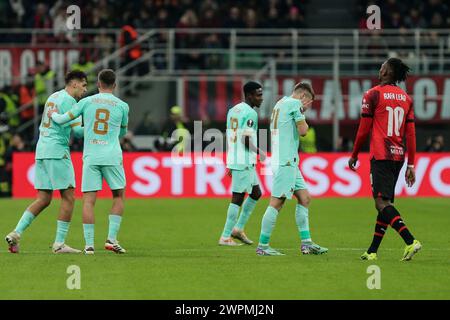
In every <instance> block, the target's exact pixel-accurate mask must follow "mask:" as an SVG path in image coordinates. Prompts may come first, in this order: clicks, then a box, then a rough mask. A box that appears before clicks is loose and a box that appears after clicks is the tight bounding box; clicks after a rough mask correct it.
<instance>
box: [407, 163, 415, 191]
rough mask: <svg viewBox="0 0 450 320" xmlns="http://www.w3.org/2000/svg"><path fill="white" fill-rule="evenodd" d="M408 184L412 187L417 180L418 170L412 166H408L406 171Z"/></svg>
mask: <svg viewBox="0 0 450 320" xmlns="http://www.w3.org/2000/svg"><path fill="white" fill-rule="evenodd" d="M405 180H406V185H407V186H408V187H410V188H411V187H412V186H413V185H414V183H415V182H416V171H415V170H414V168H412V167H408V168H407V169H406V172H405Z"/></svg>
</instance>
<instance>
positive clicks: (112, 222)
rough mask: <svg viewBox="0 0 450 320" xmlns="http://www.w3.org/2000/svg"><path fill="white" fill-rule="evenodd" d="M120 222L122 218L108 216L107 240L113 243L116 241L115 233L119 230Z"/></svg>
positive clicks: (115, 215) (112, 215)
mask: <svg viewBox="0 0 450 320" xmlns="http://www.w3.org/2000/svg"><path fill="white" fill-rule="evenodd" d="M121 222H122V216H119V215H117V214H110V215H109V231H108V240H110V241H112V242H115V241H116V240H117V233H118V232H119V229H120V223H121Z"/></svg>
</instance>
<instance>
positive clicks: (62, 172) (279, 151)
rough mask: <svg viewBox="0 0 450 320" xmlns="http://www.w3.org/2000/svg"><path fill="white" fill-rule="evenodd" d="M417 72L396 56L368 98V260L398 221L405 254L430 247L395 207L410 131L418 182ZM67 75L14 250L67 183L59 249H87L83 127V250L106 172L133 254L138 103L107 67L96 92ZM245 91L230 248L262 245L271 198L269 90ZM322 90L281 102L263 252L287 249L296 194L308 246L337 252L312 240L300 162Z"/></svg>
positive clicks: (111, 233)
mask: <svg viewBox="0 0 450 320" xmlns="http://www.w3.org/2000/svg"><path fill="white" fill-rule="evenodd" d="M408 71H409V68H408V67H407V66H406V65H405V64H404V63H403V62H402V61H401V60H400V59H397V58H390V59H388V60H387V61H386V62H384V63H383V65H382V66H381V69H380V72H379V80H380V84H379V85H378V86H375V87H373V88H372V89H370V90H369V91H367V92H366V93H365V95H364V97H363V101H362V108H361V120H360V125H359V129H358V134H357V138H356V141H355V146H354V150H353V153H352V155H351V158H350V159H349V162H348V164H349V168H350V169H351V170H355V169H356V163H357V161H358V154H359V152H360V150H361V147H362V144H363V143H364V141H365V140H366V139H367V137H368V135H369V134H370V133H371V144H370V159H371V166H370V167H371V171H370V175H371V184H372V192H373V197H374V200H375V206H376V209H377V211H378V216H377V220H376V224H375V233H374V237H373V241H372V243H371V245H370V247H369V249H368V250H367V251H366V252H364V253H363V255H362V256H361V259H363V260H376V259H377V251H378V248H379V246H380V244H381V241H382V239H383V236H384V234H385V232H386V229H387V227H388V226H389V225H390V226H391V227H392V228H393V229H395V230H396V231H397V232H398V233H399V235H400V236H401V237H402V238H403V240H404V241H405V243H406V248H405V250H404V253H403V256H402V260H405V261H408V260H411V259H412V257H413V256H414V255H415V254H416V253H417V252H418V251H419V250H420V249H421V247H422V246H421V244H420V242H419V241H418V240H416V239H415V238H414V237H413V235H412V234H411V233H410V231H409V229H408V228H407V227H406V225H405V223H404V221H403V219H402V218H401V216H400V213H399V212H398V211H397V209H396V208H395V207H394V205H393V202H394V193H395V192H394V191H395V185H396V182H397V179H398V176H399V174H400V170H401V168H402V166H403V163H404V160H405V147H404V145H403V139H404V138H405V137H406V146H407V148H406V149H407V153H408V165H407V169H406V175H405V179H406V181H407V184H408V186H412V185H413V184H414V182H415V171H414V156H415V150H416V144H415V139H416V137H415V126H414V110H413V108H412V100H411V98H410V97H409V96H408V95H407V94H406V93H405V92H404V91H403V90H402V89H401V88H400V87H398V86H397V84H398V83H399V82H401V81H405V80H406V77H407V73H408ZM65 81H66V86H65V88H64V89H63V90H60V91H58V92H55V93H54V94H52V95H51V96H50V97H49V98H48V100H47V103H46V105H45V109H44V114H43V116H42V120H41V124H40V127H39V131H40V135H39V140H38V143H37V147H36V154H35V159H36V166H35V189H37V190H38V194H37V199H36V200H35V201H34V202H33V203H32V204H31V205H30V206H29V207H28V208H27V209H26V210H25V212H24V213H23V215H22V217H21V218H20V220H19V222H18V224H17V226H16V228H15V229H14V230H13V231H12V232H10V233H9V234H8V235H7V236H6V241H7V243H8V246H9V251H10V252H12V253H18V252H19V242H20V238H21V235H22V233H23V232H24V231H25V230H26V229H27V228H28V227H29V226H30V224H31V223H32V221H33V220H34V219H35V218H36V217H37V216H38V215H39V214H40V213H41V212H42V211H43V210H44V209H45V208H46V207H48V206H49V204H50V203H51V200H52V196H53V191H55V190H59V191H60V194H61V206H60V211H59V216H58V221H57V230H56V238H55V241H54V244H53V247H52V250H53V252H54V253H81V250H77V249H74V248H71V247H70V246H68V245H67V244H65V240H66V236H67V233H68V230H69V226H70V221H71V218H72V213H73V208H74V202H75V200H74V188H75V174H74V169H73V165H72V161H71V158H70V148H69V139H70V134H71V132H72V131H73V133H74V135H75V136H78V137H84V148H83V174H82V186H81V191H82V192H83V232H84V239H85V248H84V250H83V252H84V253H85V254H94V207H95V202H96V196H97V191H99V190H101V189H102V184H103V179H105V180H106V182H107V183H108V185H109V187H110V189H111V191H112V195H113V204H112V208H111V212H110V215H109V230H108V236H107V239H106V242H105V249H107V250H110V251H113V252H115V253H125V252H126V250H125V249H124V248H123V247H122V246H121V245H120V244H119V242H118V241H117V235H118V232H119V229H120V225H121V221H122V214H123V210H124V190H125V185H126V179H125V172H124V169H123V163H122V162H123V160H122V150H121V147H120V138H121V137H122V136H124V135H125V134H126V132H127V126H128V112H129V107H128V105H127V104H126V103H125V102H123V101H122V100H120V99H119V98H117V97H115V96H114V95H113V91H114V89H115V83H116V76H115V73H114V72H113V71H112V70H110V69H105V70H102V71H101V72H100V73H99V75H98V89H99V93H98V94H96V95H93V96H89V97H86V98H83V99H81V98H82V97H83V95H84V94H85V93H86V90H87V89H86V86H87V77H86V74H84V73H83V72H81V71H71V72H69V73H68V74H67V75H66V79H65ZM243 91H244V98H245V100H244V101H243V102H241V103H239V104H237V105H235V106H234V107H232V108H231V109H230V110H229V111H228V114H227V132H226V140H227V168H228V175H229V176H231V178H232V198H231V203H230V204H229V206H228V211H227V218H226V222H225V226H224V228H223V232H222V234H221V236H220V239H219V245H223V246H239V245H241V243H237V242H235V241H234V240H233V238H234V239H237V240H239V241H241V242H243V243H244V244H247V245H251V244H253V241H252V240H250V239H249V238H248V236H247V235H246V234H245V232H244V229H245V225H246V224H247V222H248V220H249V218H250V216H251V214H252V212H253V210H254V208H255V206H256V203H257V201H258V200H259V198H260V197H261V188H260V187H259V179H258V175H257V172H256V163H257V157H258V155H259V160H260V161H264V160H265V158H266V154H265V153H264V151H263V150H261V149H260V148H259V147H258V141H257V132H258V114H257V112H256V111H255V110H254V108H259V107H260V105H261V103H262V101H263V89H262V86H261V85H260V84H258V83H256V82H252V81H251V82H248V83H246V84H245V85H244V87H243ZM314 98H315V94H314V90H313V88H312V86H311V85H310V84H308V83H298V84H297V85H295V87H294V88H293V90H292V94H291V95H290V96H284V97H282V98H281V99H280V100H279V101H278V102H277V103H276V105H275V106H274V108H273V111H272V115H271V121H270V132H271V150H272V154H271V166H272V172H273V179H272V181H273V185H272V189H271V198H270V201H269V205H268V206H267V209H266V210H265V213H264V215H263V217H262V221H261V231H260V236H259V241H258V245H257V247H256V254H257V255H261V256H279V255H284V254H283V253H282V252H280V251H279V250H277V249H274V248H272V247H271V246H270V239H271V235H272V232H273V230H274V228H275V224H276V221H277V218H278V215H279V213H280V211H281V209H282V207H283V205H284V203H285V201H286V199H291V198H292V196H294V197H295V198H296V199H297V204H296V207H295V221H296V224H297V228H298V235H299V238H300V241H301V245H300V251H301V253H302V254H316V255H319V254H324V253H327V252H328V249H327V248H325V247H322V246H320V245H318V244H317V243H315V242H313V241H312V238H311V233H310V229H309V205H310V202H311V195H310V193H309V192H308V186H307V183H306V182H305V180H304V178H303V175H302V173H301V171H300V168H299V164H300V158H299V153H298V149H299V137H300V136H305V135H306V134H307V132H308V128H309V126H308V123H307V122H306V112H307V110H308V109H310V108H311V106H312V103H313V101H314ZM80 99H81V100H80ZM77 100H79V101H78V102H77ZM246 194H248V196H247V198H246V197H245V196H246ZM241 207H242V208H241ZM239 211H241V212H240V214H239Z"/></svg>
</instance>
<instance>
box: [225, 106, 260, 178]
mask: <svg viewBox="0 0 450 320" xmlns="http://www.w3.org/2000/svg"><path fill="white" fill-rule="evenodd" d="M257 131H258V114H257V113H256V111H255V110H253V108H252V107H250V106H249V105H248V104H247V103H245V102H241V103H239V104H237V105H235V106H234V107H233V108H231V109H230V110H229V111H228V114H227V134H226V136H227V168H229V169H233V170H244V169H246V168H248V167H251V166H253V165H255V164H256V153H254V152H252V151H250V150H248V149H247V148H246V147H245V145H244V143H243V136H249V137H250V140H251V141H252V143H253V145H255V146H257V142H258V139H257V134H256V133H257Z"/></svg>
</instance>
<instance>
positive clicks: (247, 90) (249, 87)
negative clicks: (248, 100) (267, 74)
mask: <svg viewBox="0 0 450 320" xmlns="http://www.w3.org/2000/svg"><path fill="white" fill-rule="evenodd" d="M261 88H262V86H261V85H260V84H259V83H258V82H255V81H249V82H247V83H246V84H245V85H244V96H247V95H249V94H252V93H253V91H255V90H258V89H261Z"/></svg>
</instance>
